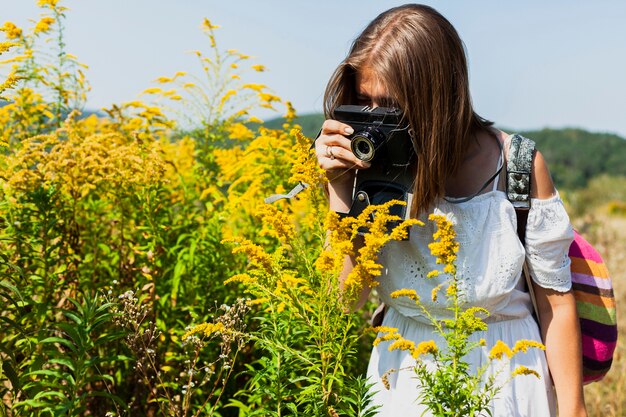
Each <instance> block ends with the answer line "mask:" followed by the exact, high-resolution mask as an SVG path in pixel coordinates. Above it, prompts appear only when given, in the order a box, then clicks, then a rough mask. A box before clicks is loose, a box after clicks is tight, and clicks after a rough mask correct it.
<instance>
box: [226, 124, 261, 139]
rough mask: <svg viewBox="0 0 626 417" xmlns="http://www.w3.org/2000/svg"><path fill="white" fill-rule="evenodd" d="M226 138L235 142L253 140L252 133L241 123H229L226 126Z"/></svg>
mask: <svg viewBox="0 0 626 417" xmlns="http://www.w3.org/2000/svg"><path fill="white" fill-rule="evenodd" d="M226 130H227V131H228V136H229V138H231V139H235V140H250V139H254V132H253V131H252V130H250V129H249V128H248V127H247V126H246V125H244V124H243V123H231V124H228V125H227V126H226Z"/></svg>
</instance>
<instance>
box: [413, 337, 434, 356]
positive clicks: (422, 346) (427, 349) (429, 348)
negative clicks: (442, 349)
mask: <svg viewBox="0 0 626 417" xmlns="http://www.w3.org/2000/svg"><path fill="white" fill-rule="evenodd" d="M437 352H439V348H438V347H437V344H436V343H435V341H434V340H428V341H425V342H420V343H418V344H417V348H415V349H414V350H413V351H412V352H411V355H412V356H413V357H414V358H415V359H417V358H418V357H419V356H420V355H436V354H437Z"/></svg>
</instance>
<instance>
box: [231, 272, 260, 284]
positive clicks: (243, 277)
mask: <svg viewBox="0 0 626 417" xmlns="http://www.w3.org/2000/svg"><path fill="white" fill-rule="evenodd" d="M231 282H240V283H242V284H244V285H248V284H253V283H256V282H257V280H256V278H252V277H251V276H250V275H248V274H237V275H233V276H232V277H230V278H228V279H227V280H226V281H224V284H230V283H231Z"/></svg>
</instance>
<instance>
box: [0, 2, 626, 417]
mask: <svg viewBox="0 0 626 417" xmlns="http://www.w3.org/2000/svg"><path fill="white" fill-rule="evenodd" d="M38 5H39V7H40V12H41V14H40V16H37V17H34V20H33V21H32V24H30V25H29V26H28V27H18V26H16V25H15V24H13V23H11V22H10V21H7V22H0V23H1V24H2V26H1V27H0V30H1V31H2V32H3V34H4V40H2V41H1V42H0V55H1V58H0V59H1V61H0V97H1V100H3V101H2V102H1V104H2V107H0V147H1V149H2V160H1V161H0V187H1V189H0V274H1V276H0V397H1V398H2V407H1V408H0V415H1V416H22V415H24V416H40V415H41V416H48V415H59V416H60V415H68V416H83V415H84V416H87V415H93V416H129V415H135V416H157V415H158V416H207V415H215V416H255V415H258V416H283V415H307V416H309V415H310V416H340V415H341V416H368V415H374V412H375V410H373V409H371V408H368V403H369V399H370V397H371V395H370V393H369V392H368V384H367V382H366V381H365V379H364V365H363V364H364V363H366V362H367V357H368V356H369V352H370V350H371V346H372V342H373V341H374V339H375V335H373V334H371V332H368V331H366V330H367V329H368V327H369V324H368V320H369V319H370V315H371V311H372V310H373V308H374V307H375V304H376V303H375V302H376V296H375V291H374V292H373V295H372V299H371V301H368V303H367V304H366V306H365V308H364V309H363V310H361V311H360V312H354V313H349V312H348V311H349V305H350V303H351V301H352V298H354V297H355V294H357V293H358V292H359V290H360V288H362V286H364V285H374V283H375V277H376V276H377V274H378V271H379V269H380V266H379V265H377V264H376V254H377V252H378V250H379V249H380V248H381V247H382V245H384V244H385V243H386V242H387V241H389V240H394V239H402V238H403V236H404V233H405V231H406V228H408V227H410V226H413V225H414V223H415V222H413V221H410V222H407V223H404V224H402V225H401V226H400V227H398V228H396V230H395V231H394V232H393V233H391V234H387V233H385V232H386V230H387V229H386V223H387V221H389V220H390V218H389V217H388V215H387V214H386V208H385V207H381V208H372V210H378V212H377V213H376V215H375V216H373V219H374V220H372V217H371V216H369V213H366V214H365V215H364V216H362V217H361V218H359V219H348V220H346V219H343V220H340V219H338V218H337V217H336V216H334V214H333V213H328V207H327V203H326V197H325V194H324V191H323V189H324V187H323V185H324V181H325V179H324V178H325V177H324V175H323V174H322V173H321V172H320V171H319V169H318V167H317V164H316V162H315V158H314V156H312V154H311V150H310V144H311V139H310V138H306V137H304V136H303V135H302V134H301V133H300V132H299V126H298V124H297V122H298V118H297V115H296V112H295V109H293V107H292V106H291V104H290V103H289V102H287V101H284V100H283V99H282V98H279V97H277V96H276V95H274V94H273V93H272V91H271V89H270V88H269V87H268V86H265V85H262V84H255V83H248V82H244V81H243V79H244V78H246V77H247V78H250V76H253V75H254V74H255V73H257V72H262V71H264V70H265V67H264V66H263V65H261V64H259V63H257V62H255V61H254V60H253V59H252V58H251V57H249V56H247V55H246V54H245V53H244V52H240V51H237V50H235V49H223V48H222V47H221V45H220V44H219V42H218V38H219V27H218V26H217V25H215V24H214V23H212V22H211V21H210V20H208V19H203V20H201V21H199V22H197V23H198V26H199V28H198V30H200V31H202V32H203V33H204V34H205V35H206V48H205V49H204V50H201V51H194V54H195V56H196V57H197V59H198V66H197V67H196V68H181V69H180V71H179V72H176V73H175V74H164V75H163V76H162V77H160V78H158V79H156V80H153V84H152V87H150V88H148V89H146V90H144V91H142V92H138V93H139V95H138V96H139V97H140V99H138V100H136V101H132V102H124V103H117V104H114V105H112V106H110V107H109V108H106V109H103V115H102V116H99V115H91V116H89V117H84V115H83V114H82V110H83V108H84V104H85V100H86V96H87V94H88V92H89V83H88V80H87V79H86V76H85V72H84V69H85V68H86V66H85V64H83V63H81V62H80V60H79V57H76V56H73V55H71V54H70V53H68V52H67V51H66V49H65V48H66V46H65V42H64V35H63V33H64V19H65V17H66V14H68V13H71V10H68V9H67V8H66V7H65V6H64V5H63V4H62V2H61V1H58V0H39V1H38ZM6 17H8V18H10V16H6ZM244 74H246V76H244ZM180 108H185V109H186V111H185V113H184V114H180V113H179V112H178V111H177V109H180ZM260 109H263V110H264V111H265V110H267V109H270V110H274V111H275V112H276V116H283V117H284V120H285V123H284V125H283V126H282V128H280V129H268V128H266V127H264V124H263V121H262V120H260V119H259V118H258V117H257V115H256V114H257V113H258V112H259V110H260ZM299 183H305V184H307V185H308V187H307V188H306V189H304V191H302V192H301V193H299V194H298V195H297V196H296V197H295V198H293V199H290V200H287V199H283V200H279V201H277V202H276V203H273V204H271V205H269V204H265V203H264V202H263V200H264V198H265V197H267V196H270V195H273V194H282V193H285V192H287V191H289V190H290V189H291V188H293V187H294V186H295V185H297V184H299ZM605 218H606V219H608V220H606V221H605V220H604V219H605ZM391 220H393V219H391ZM623 221H624V219H623V217H611V218H609V217H608V215H606V214H600V215H596V217H595V218H593V219H592V220H587V221H586V222H585V225H587V226H588V227H589V228H590V230H593V231H595V232H596V233H595V234H594V236H596V240H597V241H600V242H601V243H603V244H606V251H605V252H604V253H605V254H606V257H607V259H608V264H609V268H610V270H611V271H614V274H615V273H617V274H622V276H619V275H614V277H613V278H614V282H615V286H616V291H617V293H618V294H619V298H620V299H623V292H624V290H623V289H622V288H621V285H620V284H621V282H623V280H624V279H625V278H624V277H623V273H622V272H621V270H620V269H619V265H620V264H623V261H624V256H623V254H624V253H625V251H626V236H621V235H619V236H618V235H617V233H619V230H624V228H623V227H622V228H618V227H613V226H609V225H616V224H617V222H621V223H623ZM342 222H343V223H342ZM609 222H610V223H609ZM621 223H620V224H621ZM363 227H367V229H368V231H369V232H368V233H367V234H366V235H365V237H364V239H365V242H366V244H365V247H364V248H363V249H362V250H361V251H359V252H358V253H352V251H353V245H352V241H353V240H354V239H355V238H356V236H357V231H358V230H359V229H362V228H363ZM326 230H330V232H329V233H328V234H327V232H326ZM609 230H610V231H611V232H609ZM609 233H613V234H615V236H613V235H610V236H609ZM609 242H610V245H609ZM434 250H437V248H436V247H435V249H434ZM347 254H353V255H355V256H357V258H358V259H359V263H358V264H357V268H355V270H354V271H353V273H352V274H351V275H350V276H349V278H348V280H347V282H346V285H345V287H344V288H343V289H340V286H339V284H338V282H337V276H338V271H339V269H340V268H341V264H342V260H343V257H344V256H345V255H347ZM443 263H444V264H445V265H452V264H453V263H452V262H446V261H444V262H443ZM450 268H451V266H448V269H444V270H442V271H441V273H447V274H450V275H451V276H453V275H454V271H453V270H451V269H450ZM452 288H453V289H454V287H453V286H452ZM453 289H452V290H450V288H447V291H446V294H447V295H448V296H450V297H454V291H453ZM397 295H398V296H409V297H410V296H411V294H409V293H402V294H397ZM434 296H436V295H433V297H434ZM620 313H621V311H620ZM620 317H621V314H620ZM622 327H623V326H622ZM379 330H382V329H379ZM622 330H623V329H622ZM392 333H393V332H392ZM400 337H401V335H398V337H396V336H393V337H391V338H395V339H394V340H396V339H399V338H400ZM396 341H397V340H396ZM402 346H405V345H402ZM407 346H408V345H407ZM397 347H400V344H398V345H397ZM407 348H408V349H409V350H410V349H411V346H408V347H407ZM413 348H415V349H421V350H420V351H419V352H417V350H416V352H417V353H419V354H432V353H433V352H436V350H433V349H434V348H433V347H432V346H430V345H428V346H426V345H424V346H421V347H413ZM502 352H506V350H502ZM417 353H416V356H419V354H417ZM497 353H498V352H497V351H494V355H495V354H497ZM623 354H624V346H623V344H620V345H619V346H618V353H617V359H616V363H615V364H614V367H615V368H616V369H615V370H613V371H612V372H611V373H609V376H608V377H607V379H606V381H604V382H601V383H596V384H593V385H592V386H589V387H588V388H587V395H588V398H587V400H588V403H589V405H590V411H591V415H602V416H605V415H616V416H617V415H623V413H624V405H625V404H624V400H623V399H622V398H621V397H620V394H619V393H620V392H622V390H623V387H624V383H623V375H624V372H621V371H623V368H624V365H623V360H622V357H623ZM500 356H502V353H500ZM520 372H522V371H520Z"/></svg>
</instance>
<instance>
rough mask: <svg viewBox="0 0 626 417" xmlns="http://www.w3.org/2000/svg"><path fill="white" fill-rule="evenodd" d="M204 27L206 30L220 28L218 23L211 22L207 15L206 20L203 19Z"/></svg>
mask: <svg viewBox="0 0 626 417" xmlns="http://www.w3.org/2000/svg"><path fill="white" fill-rule="evenodd" d="M201 27H202V29H204V30H209V31H210V30H213V29H219V26H218V25H214V24H213V23H211V21H210V20H209V19H207V18H206V17H205V18H204V20H203V21H202V26H201Z"/></svg>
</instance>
